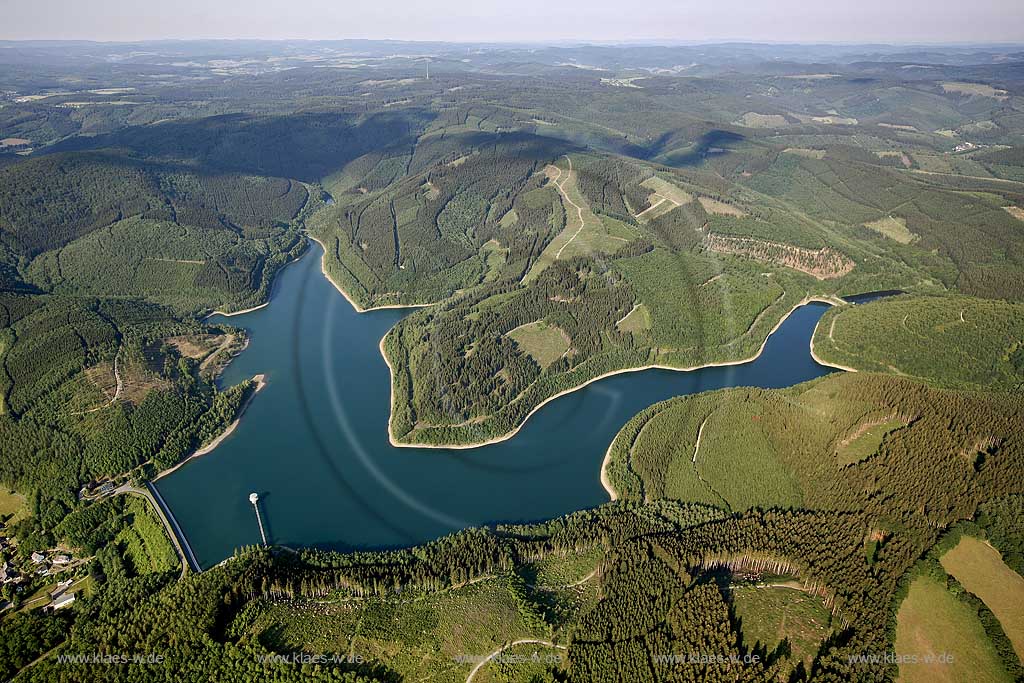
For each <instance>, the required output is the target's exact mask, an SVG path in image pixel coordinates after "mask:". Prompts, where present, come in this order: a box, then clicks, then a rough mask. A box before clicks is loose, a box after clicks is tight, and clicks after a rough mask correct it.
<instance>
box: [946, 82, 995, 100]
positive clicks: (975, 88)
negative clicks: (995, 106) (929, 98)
mask: <svg viewBox="0 0 1024 683" xmlns="http://www.w3.org/2000/svg"><path fill="white" fill-rule="evenodd" d="M941 85H942V90H943V91H944V92H947V93H956V94H958V95H981V96H982V97H992V98H994V99H997V100H1005V99H1006V91H1005V90H1000V89H999V88H993V87H992V86H991V85H988V84H986V83H964V82H962V81H945V82H943V83H942V84H941Z"/></svg>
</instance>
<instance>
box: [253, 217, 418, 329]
mask: <svg viewBox="0 0 1024 683" xmlns="http://www.w3.org/2000/svg"><path fill="white" fill-rule="evenodd" d="M306 234H307V235H309V239H311V240H313V241H314V242H316V243H317V244H319V245H320V248H321V249H323V250H324V253H323V254H322V255H321V256H320V272H321V273H322V274H323V276H324V279H325V280H327V281H328V282H330V283H331V284H332V285H334V288H335V289H336V290H338V291H339V292H340V293H341V295H342V296H343V297H345V301H347V302H348V303H349V305H350V306H352V308H354V309H355V310H356V313H369V312H370V311H383V310H386V309H389V308H426V307H427V306H433V305H434V304H432V303H431V304H387V305H385V306H371V307H370V308H363V307H362V306H360V305H359V302H357V301H356V300H355V299H353V298H352V297H351V296H349V294H348V292H346V291H345V290H344V289H342V287H341V285H339V284H338V283H337V282H335V281H334V280H333V279H332V278H331V276H330V275H328V274H327V245H326V244H324V243H323V242H321V241H320V240H319V239H317V238H316V237H313V235H311V234H310V233H308V232H307V233H306ZM264 305H266V304H264Z"/></svg>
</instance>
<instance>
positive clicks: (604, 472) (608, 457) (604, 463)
mask: <svg viewBox="0 0 1024 683" xmlns="http://www.w3.org/2000/svg"><path fill="white" fill-rule="evenodd" d="M617 436H618V434H616V435H615V436H613V437H612V441H611V443H609V444H608V450H606V451H605V452H604V459H603V460H601V486H602V487H604V490H605V491H606V492H607V493H608V499H609V500H610V501H611V502H613V503H614V502H615V501H617V500H618V499H619V494H618V493H617V492H616V491H615V487H613V486H612V482H611V480H610V479H608V463H610V462H611V461H612V446H614V445H615V438H616V437H617Z"/></svg>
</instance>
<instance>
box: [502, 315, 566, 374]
mask: <svg viewBox="0 0 1024 683" xmlns="http://www.w3.org/2000/svg"><path fill="white" fill-rule="evenodd" d="M508 336H510V337H512V338H513V339H515V341H516V344H518V345H519V348H521V349H522V350H523V351H525V352H526V353H528V354H529V355H530V357H531V358H533V359H534V360H535V361H537V364H538V365H540V366H541V367H542V368H546V367H547V366H549V365H551V364H552V363H554V362H555V361H556V360H558V359H559V358H561V357H562V356H564V355H565V354H566V352H567V351H568V350H569V343H570V341H569V338H568V335H567V334H566V333H565V332H564V331H563V330H561V329H559V328H558V327H556V326H554V325H549V324H547V323H545V322H543V321H539V322H535V323H527V324H526V325H523V326H521V327H517V328H516V329H514V330H512V331H511V332H509V333H508Z"/></svg>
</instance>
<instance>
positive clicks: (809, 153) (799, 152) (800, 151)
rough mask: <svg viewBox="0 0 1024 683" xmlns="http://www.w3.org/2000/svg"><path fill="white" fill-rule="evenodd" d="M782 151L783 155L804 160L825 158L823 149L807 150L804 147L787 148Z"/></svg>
mask: <svg viewBox="0 0 1024 683" xmlns="http://www.w3.org/2000/svg"><path fill="white" fill-rule="evenodd" d="M782 151H783V152H784V153H785V154H793V155H795V156H798V157H804V158H805V159H824V158H825V150H823V149H807V148H806V147H787V148H786V149H784V150H782Z"/></svg>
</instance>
